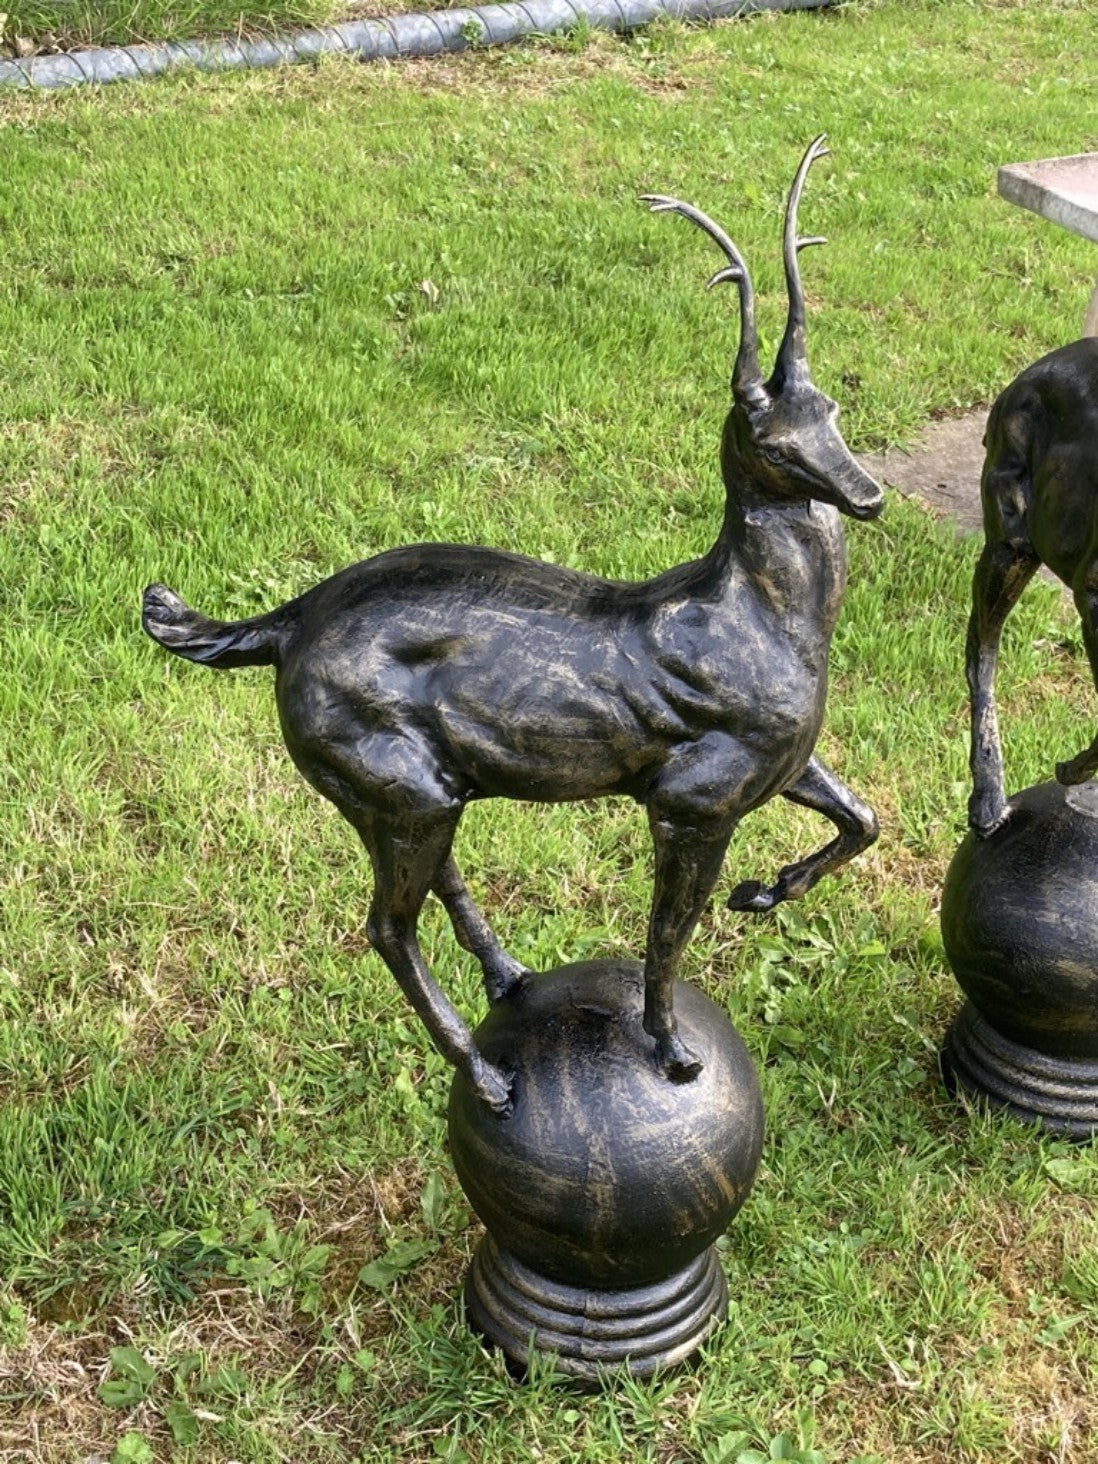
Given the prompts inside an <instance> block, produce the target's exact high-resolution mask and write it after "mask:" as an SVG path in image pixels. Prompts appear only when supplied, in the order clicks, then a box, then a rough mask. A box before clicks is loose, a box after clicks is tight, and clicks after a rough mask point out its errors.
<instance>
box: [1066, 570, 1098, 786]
mask: <svg viewBox="0 0 1098 1464" xmlns="http://www.w3.org/2000/svg"><path fill="white" fill-rule="evenodd" d="M1096 581H1098V565H1094V566H1091V567H1090V568H1089V570H1088V574H1087V580H1086V583H1085V584H1084V586H1083V588H1082V589H1080V590H1076V592H1075V608H1076V609H1077V610H1078V611H1079V620H1080V622H1081V624H1082V628H1083V644H1084V646H1086V650H1087V659H1088V660H1089V662H1090V672H1091V675H1092V677H1093V678H1094V684H1095V686H1096V687H1098V590H1095V589H1092V588H1091V585H1092V584H1094V583H1095V582H1096ZM1095 772H1098V737H1095V739H1094V741H1093V742H1092V743H1091V744H1090V746H1089V747H1087V748H1085V749H1084V750H1083V751H1082V752H1080V753H1078V754H1077V755H1076V756H1075V757H1073V758H1072V759H1071V761H1070V762H1062V763H1057V764H1056V781H1057V782H1058V783H1066V784H1068V785H1069V786H1070V785H1071V784H1073V783H1085V782H1086V781H1087V779H1088V778H1091V777H1093V776H1094V774H1095Z"/></svg>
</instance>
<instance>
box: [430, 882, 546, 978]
mask: <svg viewBox="0 0 1098 1464" xmlns="http://www.w3.org/2000/svg"><path fill="white" fill-rule="evenodd" d="M434 891H435V894H436V895H437V896H438V897H439V899H440V900H441V901H442V903H443V904H444V905H445V906H446V913H447V915H449V917H450V923H451V925H452V926H453V927H454V934H455V935H456V936H457V941H458V945H460V946H461V947H462V948H463V949H464V950H467V951H471V952H472V954H473V955H474V956H475V957H476V958H477V961H478V962H479V963H480V968H481V970H482V971H483V972H484V990H485V992H486V994H487V996H488V1000H489V1001H490V1002H492V1003H495V1002H497V1001H500V1000H502V998H503V997H505V996H507V995H508V994H509V993H510V992H512V991H514V990H515V988H516V987H518V986H520V985H521V984H522V982H523V981H525V980H526V978H527V976H529V975H530V972H529V971H528V970H527V969H526V967H525V966H524V965H523V964H522V962H521V961H516V960H515V958H514V956H512V955H509V954H508V953H507V951H505V950H504V949H503V947H502V946H501V945H500V943H499V941H498V940H497V939H496V934H495V931H494V930H493V929H492V927H491V926H490V925H489V924H488V921H487V920H486V919H485V918H484V915H483V914H482V912H481V911H480V909H479V908H478V906H477V903H476V901H475V900H474V899H473V897H472V895H471V894H470V893H469V890H468V888H467V886H466V884H465V881H464V880H463V879H462V877H461V871H460V870H459V869H458V867H457V865H456V864H455V863H454V859H453V855H450V856H449V857H448V858H447V860H446V862H445V863H444V864H443V866H442V871H441V873H440V874H439V876H438V878H437V879H436V880H435V882H434Z"/></svg>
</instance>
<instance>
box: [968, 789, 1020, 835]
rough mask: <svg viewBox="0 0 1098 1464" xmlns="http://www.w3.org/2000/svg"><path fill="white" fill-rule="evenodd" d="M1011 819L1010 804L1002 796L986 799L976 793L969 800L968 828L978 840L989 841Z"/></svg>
mask: <svg viewBox="0 0 1098 1464" xmlns="http://www.w3.org/2000/svg"><path fill="white" fill-rule="evenodd" d="M1009 817H1010V804H1009V803H1008V802H1007V801H1006V799H1005V798H1004V797H1002V795H1001V794H1000V795H999V796H997V797H984V796H982V795H979V794H976V793H974V794H973V795H972V797H971V798H970V799H969V800H968V826H969V828H970V829H971V830H972V832H973V833H974V834H975V835H976V837H977V838H978V839H989V838H990V837H991V835H992V834H993V833H994V832H995V830H996V829H1001V828H1002V827H1003V825H1004V824H1005V823H1006V821H1007V819H1008V818H1009Z"/></svg>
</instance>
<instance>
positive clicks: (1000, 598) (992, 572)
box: [965, 540, 1040, 837]
mask: <svg viewBox="0 0 1098 1464" xmlns="http://www.w3.org/2000/svg"><path fill="white" fill-rule="evenodd" d="M1039 563H1040V560H1039V559H1038V557H1037V553H1036V551H1035V550H1034V549H1033V548H1032V546H1031V545H1030V544H1028V542H1017V541H1016V542H1014V543H1011V542H1008V541H1006V540H1000V541H997V542H994V541H993V542H991V543H987V544H985V545H984V549H983V553H982V554H981V555H980V558H979V562H978V563H977V565H976V572H975V574H974V575H973V578H972V613H971V615H970V616H969V621H968V638H967V641H966V643H965V674H966V676H967V677H968V691H969V700H970V715H971V727H972V741H971V750H970V754H969V770H970V772H971V775H972V793H971V795H970V797H969V800H968V821H969V824H970V826H971V827H972V828H973V829H975V831H976V832H977V833H978V834H979V835H981V836H982V837H986V836H987V835H988V834H990V833H993V832H994V830H995V829H996V828H998V826H999V825H1000V824H1001V823H1002V822H1003V819H1004V818H1005V817H1006V811H1007V799H1006V786H1005V782H1004V777H1003V749H1002V743H1001V742H1000V740H999V717H998V713H997V712H996V709H995V670H996V667H997V665H998V660H999V641H1000V639H1001V637H1002V633H1003V625H1004V623H1005V621H1006V618H1007V616H1008V615H1009V614H1010V612H1011V610H1013V608H1014V606H1015V605H1016V604H1017V603H1018V598H1019V596H1020V595H1021V593H1022V591H1023V590H1024V589H1025V587H1026V585H1028V584H1029V582H1030V580H1031V579H1032V578H1033V574H1034V571H1035V570H1036V569H1037V566H1038V564H1039Z"/></svg>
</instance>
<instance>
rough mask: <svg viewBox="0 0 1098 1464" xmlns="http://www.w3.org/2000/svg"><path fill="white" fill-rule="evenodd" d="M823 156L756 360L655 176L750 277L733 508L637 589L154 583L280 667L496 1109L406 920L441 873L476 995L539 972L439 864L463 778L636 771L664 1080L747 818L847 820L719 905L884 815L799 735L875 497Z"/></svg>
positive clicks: (237, 660)
mask: <svg viewBox="0 0 1098 1464" xmlns="http://www.w3.org/2000/svg"><path fill="white" fill-rule="evenodd" d="M824 152H825V149H824V147H823V138H818V139H817V140H816V141H815V142H813V143H812V145H811V146H810V147H809V149H808V151H807V152H806V153H805V155H804V158H803V159H802V161H801V164H800V167H799V168H798V170H797V174H796V177H795V179H794V182H793V186H792V188H791V190H790V194H789V200H788V205H787V208H786V216H785V235H784V261H785V276H786V282H787V289H788V296H789V314H788V321H787V325H786V329H785V335H784V338H783V340H782V343H781V347H780V349H779V352H778V356H777V361H776V364H775V366H774V369H773V371H772V372H771V374H770V376H769V377H768V378H766V377H764V376H763V374H762V372H761V371H760V369H759V362H758V346H757V338H756V332H755V311H754V292H753V289H752V285H751V279H750V275H749V274H748V270H747V265H746V264H745V263H744V260H743V258H742V256H741V254H740V252H739V250H738V249H737V248H736V246H735V244H733V242H732V241H731V239H730V238H729V237H728V236H727V234H725V233H724V231H723V230H722V229H720V228H719V227H718V226H717V225H716V224H715V223H713V222H712V221H711V220H710V219H708V218H707V217H706V216H705V215H704V214H702V213H700V212H699V211H698V210H697V209H695V208H693V207H692V206H691V205H690V204H686V203H682V202H680V201H679V200H677V199H672V198H663V197H650V198H649V199H648V202H649V203H650V204H651V206H652V208H653V209H654V210H656V211H669V212H674V213H679V214H682V215H683V216H684V217H686V218H688V219H690V220H691V221H692V222H694V223H695V224H697V225H698V226H699V227H700V228H701V229H703V230H704V231H705V233H706V234H708V235H709V237H710V238H711V239H713V240H714V241H715V242H716V243H717V244H718V245H719V246H720V248H721V249H722V250H723V252H724V255H725V257H726V259H727V265H726V266H725V267H724V268H723V269H721V270H720V271H719V272H718V274H716V275H715V276H714V277H713V280H712V281H711V283H716V282H717V281H718V280H727V281H732V282H734V283H735V284H736V285H737V287H738V291H739V302H740V318H741V334H740V345H739V353H738V355H737V358H736V363H735V368H734V371H733V375H732V406H731V410H730V411H729V413H728V417H727V420H726V422H725V426H724V436H723V442H722V448H721V467H722V471H723V476H724V483H725V489H726V506H725V512H724V521H723V523H722V525H721V529H720V533H719V534H718V536H717V539H716V542H715V543H714V544H713V547H712V548H711V549H710V550H709V552H708V553H707V554H706V555H704V557H703V558H701V559H697V560H694V561H692V562H690V563H688V564H682V565H679V566H678V567H677V568H675V569H670V570H668V571H667V572H666V573H664V574H661V575H659V576H658V577H657V578H655V579H652V580H648V581H646V582H644V583H641V584H624V583H619V582H617V581H612V580H604V579H598V578H595V577H594V576H593V575H588V574H580V573H577V572H576V571H574V570H571V569H562V568H561V567H559V566H558V565H553V564H543V563H540V562H539V561H537V560H533V559H526V558H523V557H521V556H519V555H517V554H507V553H503V552H499V551H496V550H490V549H480V548H470V547H458V546H455V545H449V544H420V545H416V546H414V547H411V548H404V549H395V550H392V551H390V552H389V553H385V554H380V555H378V556H377V557H376V558H374V559H370V560H367V561H366V562H364V563H362V564H357V565H355V566H353V567H352V568H350V569H346V570H344V571H343V572H342V573H340V574H337V575H335V576H334V577H333V578H331V579H329V580H326V581H325V582H324V583H323V584H320V585H318V586H317V587H316V588H315V589H312V590H309V591H308V592H307V593H305V594H304V595H302V596H300V598H298V599H296V600H291V601H290V602H289V603H287V604H285V605H283V606H281V607H280V608H279V609H277V610H274V611H272V612H271V613H270V614H268V615H262V616H258V617H256V618H255V619H251V620H243V621H238V622H235V623H228V622H224V621H217V620H210V619H207V618H206V617H205V616H204V615H200V614H198V613H197V612H196V611H194V610H191V609H190V608H189V607H188V606H187V605H185V604H184V603H183V601H182V600H180V599H179V597H178V596H177V595H175V594H174V593H173V592H172V591H170V590H167V589H165V588H163V587H162V586H153V587H151V588H150V589H149V590H147V591H146V595H145V611H144V625H145V629H146V630H147V631H148V632H149V634H150V635H151V636H152V637H153V638H154V639H155V640H158V641H159V642H160V643H161V644H162V645H164V646H166V647H167V648H168V649H169V650H171V651H174V652H175V653H176V654H177V655H180V656H185V657H187V658H189V659H190V660H195V661H201V662H204V663H205V664H206V665H210V666H239V665H247V664H253V665H254V664H269V665H274V666H275V667H276V668H277V679H276V694H277V699H278V708H279V713H280V715H281V720H282V729H283V733H284V735H285V739H286V744H287V747H288V748H289V751H290V755H291V756H292V758H293V760H294V762H295V763H296V764H297V766H298V768H299V769H300V770H301V772H302V773H303V774H304V776H305V777H306V778H307V779H308V780H309V782H310V783H312V784H313V786H314V787H315V788H317V789H318V790H319V791H320V792H321V793H323V794H324V795H325V796H326V797H328V798H330V799H331V801H332V802H333V803H334V804H335V805H336V807H337V808H338V809H339V810H340V812H341V813H342V814H343V815H344V817H345V818H346V819H348V820H349V822H350V823H351V824H352V825H353V826H354V828H355V829H356V830H357V831H358V833H359V835H360V837H361V839H362V841H363V843H364V844H365V846H366V849H367V852H368V853H369V856H370V860H371V862H372V865H373V871H374V892H373V900H372V904H371V907H370V915H369V925H368V929H369V935H370V939H371V941H372V943H373V945H374V947H375V948H376V950H377V952H378V954H379V955H380V956H381V957H382V959H383V960H384V961H385V963H386V964H387V965H388V967H389V969H390V970H391V971H392V973H393V975H394V976H395V977H396V979H397V980H398V981H399V983H400V985H401V987H402V988H403V989H404V991H405V992H406V994H407V996H408V998H409V1000H410V1001H411V1003H412V1005H413V1006H414V1007H415V1009H416V1011H417V1012H418V1013H419V1015H420V1016H421V1018H422V1019H423V1021H424V1023H425V1024H426V1026H427V1028H428V1030H429V1032H430V1034H431V1036H432V1037H433V1039H434V1041H435V1042H436V1044H437V1045H438V1047H439V1049H440V1050H441V1051H442V1052H443V1054H444V1055H445V1056H446V1057H447V1058H449V1060H450V1061H451V1062H453V1063H454V1064H455V1065H456V1066H457V1067H458V1068H459V1069H461V1071H462V1072H463V1073H464V1075H465V1077H466V1078H467V1080H468V1081H469V1082H470V1084H471V1085H472V1087H473V1088H474V1089H475V1091H476V1092H477V1093H478V1094H479V1096H480V1097H481V1098H482V1099H483V1101H484V1102H485V1103H487V1104H489V1105H490V1106H491V1107H492V1108H493V1109H494V1110H496V1111H497V1112H499V1113H505V1112H506V1111H507V1108H508V1104H509V1102H510V1090H509V1076H508V1075H507V1074H505V1073H503V1072H500V1071H499V1070H497V1069H495V1068H493V1067H491V1066H490V1065H489V1064H488V1063H486V1062H485V1061H484V1060H483V1059H482V1058H481V1057H480V1055H479V1054H478V1052H477V1049H476V1045H475V1043H474V1042H473V1039H472V1034H471V1033H470V1031H469V1029H468V1027H467V1026H466V1025H465V1023H464V1022H463V1021H462V1020H461V1018H460V1017H459V1016H458V1014H457V1012H456V1011H455V1010H454V1008H453V1006H452V1005H451V1003H450V1002H449V1000H448V999H447V998H446V997H445V996H444V994H443V993H442V991H441V990H440V988H439V987H438V985H437V984H436V983H435V981H434V980H433V978H432V976H431V973H430V971H429V970H428V969H427V965H426V963H425V961H424V958H423V954H422V952H421V950H420V946H419V942H418V940H417V937H416V924H417V920H418V918H419V913H420V910H421V908H422V906H423V903H424V901H425V899H426V898H427V895H428V894H429V893H430V892H431V891H432V890H433V891H434V892H435V893H436V894H437V895H438V896H439V898H440V899H441V900H442V901H443V903H444V904H445V906H446V909H447V911H448V913H449V915H450V917H451V919H452V921H453V923H454V926H455V929H456V931H457V934H458V938H459V940H461V942H462V944H463V945H465V946H467V947H468V948H469V949H470V950H472V951H473V952H474V953H475V954H476V956H477V958H478V960H479V962H480V964H481V966H482V968H483V970H484V973H485V980H486V985H487V990H488V995H489V998H490V999H491V1000H498V999H500V997H502V996H504V995H505V994H506V993H507V991H508V990H509V989H511V988H512V987H513V985H514V983H515V982H516V981H519V980H521V979H523V977H524V975H525V974H526V973H525V972H524V971H523V968H522V967H521V966H520V964H519V963H518V962H517V961H515V960H514V959H513V958H511V957H510V956H508V955H507V954H506V952H505V951H504V950H503V949H502V947H501V946H500V944H499V942H498V941H497V940H496V938H495V936H494V935H493V933H492V931H491V929H490V928H489V926H488V923H487V921H486V920H485V919H484V917H483V916H482V915H481V913H480V912H479V910H477V908H476V906H475V905H474V903H473V901H472V899H471V897H470V895H469V892H468V890H467V889H466V887H465V885H464V882H463V881H462V878H461V875H460V874H459V872H458V869H457V866H456V865H455V863H454V861H453V856H452V853H451V848H452V845H453V841H454V834H455V831H456V829H457V826H458V821H459V819H460V818H461V815H462V812H463V810H464V808H465V806H466V804H467V803H469V802H470V801H471V800H473V799H477V798H492V797H499V798H517V799H532V800H535V801H539V802H546V803H554V802H561V801H566V800H571V799H582V798H595V797H602V796H606V795H609V794H628V795H629V796H631V797H632V798H634V799H635V800H636V801H637V802H638V803H640V804H642V805H643V806H644V808H645V809H646V810H647V815H648V822H649V827H650V829H651V833H652V840H653V845H654V849H655V887H654V892H653V898H652V908H651V916H650V920H649V926H648V944H647V951H646V956H645V1010H644V1026H645V1030H646V1031H647V1032H648V1033H649V1034H650V1035H651V1037H652V1038H653V1039H654V1049H653V1050H654V1054H655V1058H656V1060H657V1061H658V1063H659V1064H660V1065H661V1067H662V1068H663V1070H664V1071H665V1072H666V1074H667V1076H668V1077H669V1078H671V1079H674V1080H677V1081H686V1080H689V1079H691V1078H692V1077H693V1076H695V1075H696V1073H697V1072H698V1071H699V1070H700V1066H701V1064H700V1063H699V1061H698V1058H697V1057H696V1055H695V1054H694V1053H693V1052H692V1051H691V1050H690V1049H689V1048H688V1047H687V1046H686V1045H685V1043H684V1042H683V1041H682V1040H681V1039H680V1037H679V1035H678V1032H677V1030H676V1024H675V1016H674V1011H673V1008H672V983H673V981H674V979H675V975H676V973H677V971H678V968H679V964H680V961H681V959H682V955H683V951H684V948H685V946H686V944H687V941H688V940H689V939H690V936H691V935H692V933H693V931H694V928H695V926H696V924H697V921H698V918H699V916H700V915H701V912H702V910H703V908H704V906H705V904H706V901H707V900H708V898H709V896H710V893H711V891H712V889H713V886H714V884H715V883H716V881H717V878H718V877H719V874H720V870H721V865H722V862H723V860H724V856H725V852H726V850H727V848H728V843H729V840H730V838H731V836H732V832H733V830H734V829H735V827H736V825H737V824H738V822H739V821H740V819H741V818H742V817H743V816H744V815H745V814H746V813H749V812H750V811H751V810H752V809H754V808H758V807H759V805H760V804H762V803H765V802H766V801H767V800H768V799H769V798H772V797H774V795H775V794H778V793H780V794H783V795H784V796H785V797H787V798H789V799H791V800H793V802H795V803H800V804H803V805H804V806H805V807H807V808H812V809H815V810H816V811H818V812H820V813H822V814H824V815H825V816H826V817H827V818H828V819H830V820H831V821H832V822H833V823H834V824H835V826H836V827H837V829H838V836H837V837H836V838H835V839H833V840H832V842H831V843H829V844H828V845H827V846H826V847H825V848H823V849H820V850H819V851H817V852H816V853H814V854H812V855H810V856H808V857H807V858H804V859H800V860H798V861H797V862H796V863H793V864H791V865H789V866H788V867H787V868H785V869H783V870H782V871H781V873H780V874H779V875H778V878H777V881H776V882H775V883H774V884H773V885H763V884H759V883H755V882H751V883H750V884H747V885H740V886H739V887H738V889H737V890H736V892H735V893H734V895H733V897H732V901H731V903H732V904H734V905H735V906H737V907H738V908H742V909H751V910H767V909H770V908H771V907H772V906H774V905H775V904H777V903H778V902H779V901H780V900H784V899H789V898H792V897H794V896H797V895H801V894H803V893H804V892H805V891H806V890H808V889H811V887H812V886H813V885H814V884H815V883H816V881H817V880H818V879H820V877H821V876H822V875H824V874H826V873H828V872H829V871H831V870H833V869H836V868H837V867H838V866H839V865H841V864H843V863H845V862H846V861H847V860H848V859H850V858H851V857H852V856H853V855H855V854H857V853H858V852H859V851H860V850H862V849H864V848H866V847H867V846H868V845H869V844H870V843H872V841H873V840H874V838H875V837H876V835H877V822H876V819H875V817H874V815H873V813H872V812H871V810H870V809H869V808H867V807H866V805H865V804H864V803H862V802H861V800H860V799H858V798H857V797H855V795H854V794H853V793H852V792H851V791H850V789H849V788H847V787H845V786H844V784H843V783H842V782H841V781H840V780H839V779H838V778H837V777H836V776H835V774H834V773H832V772H831V771H830V770H829V769H828V768H827V767H825V765H824V764H823V763H822V762H821V761H820V760H819V759H818V758H816V757H814V756H813V748H814V747H815V744H816V739H817V736H818V734H819V730H820V724H821V721H822V719H823V713H824V700H825V695H826V687H827V660H828V648H829V645H830V641H831V634H832V631H833V629H834V626H835V622H836V619H837V617H838V613H839V607H840V603H841V601H842V596H843V587H844V579H845V543H844V538H843V531H842V526H841V523H840V519H839V512H838V511H841V512H842V513H846V514H850V515H852V516H853V517H854V518H858V519H869V518H872V517H873V516H874V515H875V514H876V513H878V512H879V511H880V508H881V506H882V493H881V489H880V488H879V486H878V485H877V484H876V483H875V482H874V481H873V480H872V479H871V478H870V477H868V476H867V474H866V473H864V472H863V471H862V469H861V468H860V467H859V466H858V465H857V463H856V462H855V461H854V459H853V458H852V457H851V455H850V452H849V451H848V450H847V447H846V445H845V443H844V442H843V439H842V437H841V436H840V433H839V429H838V426H837V424H836V416H837V408H836V405H835V403H834V402H833V401H831V400H830V399H829V398H828V397H827V396H825V395H824V394H823V392H821V391H818V390H817V389H816V387H815V386H814V385H813V384H812V381H811V378H810V375H809V369H808V363H807V359H806V356H805V329H804V291H803V288H802V286H801V280H800V273H799V266H798V257H797V256H798V251H799V250H800V249H801V248H803V247H804V246H805V245H806V244H811V243H819V242H822V241H821V240H816V239H802V238H799V237H798V235H797V208H798V204H799V202H800V197H801V191H802V189H803V187H804V182H805V178H806V177H807V174H808V170H809V168H810V167H811V165H812V163H813V162H814V161H815V160H816V159H817V158H819V157H821V156H823V155H824ZM837 510H838V511H837Z"/></svg>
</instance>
